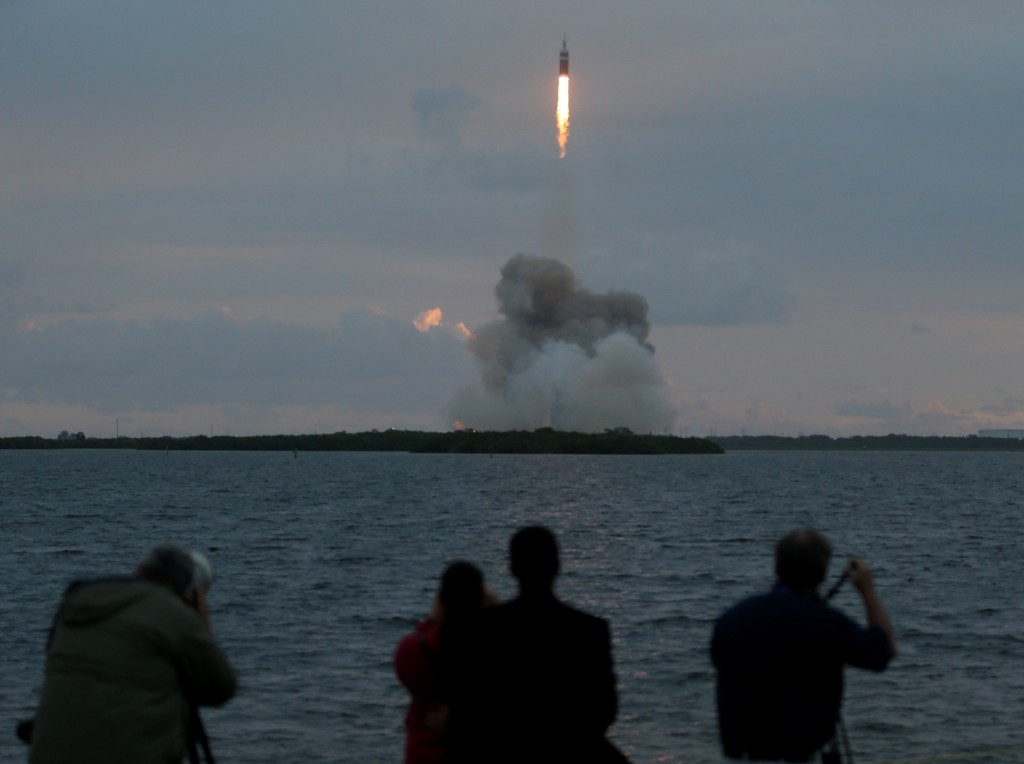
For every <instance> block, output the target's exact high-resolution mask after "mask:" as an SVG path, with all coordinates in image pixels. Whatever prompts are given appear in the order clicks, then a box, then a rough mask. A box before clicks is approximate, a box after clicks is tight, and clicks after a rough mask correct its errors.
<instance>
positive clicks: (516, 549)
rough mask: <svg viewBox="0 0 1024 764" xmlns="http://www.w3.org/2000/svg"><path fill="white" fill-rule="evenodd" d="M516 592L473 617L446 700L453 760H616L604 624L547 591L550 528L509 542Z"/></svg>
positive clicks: (553, 572) (555, 563)
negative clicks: (609, 735) (474, 625)
mask: <svg viewBox="0 0 1024 764" xmlns="http://www.w3.org/2000/svg"><path fill="white" fill-rule="evenodd" d="M509 562H510V568H511V572H512V575H513V576H514V577H515V578H516V580H517V581H518V583H519V596H518V597H517V598H516V599H514V600H512V601H511V602H507V603H505V604H503V605H499V606H497V607H495V608H490V609H487V610H484V611H482V612H481V614H480V619H479V629H478V631H477V633H476V634H475V635H472V636H471V637H469V638H468V639H467V644H465V645H463V646H460V647H459V652H460V653H461V655H462V656H463V658H464V660H460V661H458V662H457V663H456V664H455V666H454V667H455V668H456V670H455V671H454V672H453V685H452V696H451V727H450V732H451V750H452V757H451V760H453V761H459V762H467V763H468V762H474V763H475V764H480V762H489V763H492V762H493V763H494V764H501V763H503V762H517V763H518V762H530V763H531V764H544V763H545V762H552V763H554V762H559V763H560V764H561V763H563V762H573V761H580V762H583V761H585V762H595V763H596V762H602V761H623V760H624V759H622V758H621V754H618V752H617V751H616V750H615V748H614V747H613V746H612V745H611V744H610V743H609V742H608V741H607V740H606V739H605V737H604V735H605V732H606V731H607V729H608V728H609V727H610V726H611V724H612V722H613V721H614V720H615V714H616V711H617V697H616V690H615V674H614V671H613V664H612V653H611V637H610V633H609V628H608V623H607V622H606V621H604V620H603V619H601V618H597V617H595V616H592V615H588V614H587V613H584V612H582V611H580V610H577V609H575V608H572V607H569V606H568V605H566V604H564V603H562V602H560V601H559V600H558V599H557V598H556V597H555V594H554V581H555V577H556V576H557V574H558V572H559V567H560V564H559V559H558V546H557V543H556V541H555V537H554V535H553V534H552V533H551V531H549V530H548V529H547V528H543V527H541V526H533V527H528V528H523V529H522V530H520V531H518V532H517V533H516V534H515V535H514V536H513V537H512V540H511V542H510V544H509Z"/></svg>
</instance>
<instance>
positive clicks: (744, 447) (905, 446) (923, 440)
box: [709, 434, 1024, 451]
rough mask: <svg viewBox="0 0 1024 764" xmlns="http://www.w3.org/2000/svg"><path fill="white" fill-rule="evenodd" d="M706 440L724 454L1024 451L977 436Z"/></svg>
mask: <svg viewBox="0 0 1024 764" xmlns="http://www.w3.org/2000/svg"><path fill="white" fill-rule="evenodd" d="M709 440H711V441H712V442H714V443H717V444H718V445H720V446H721V447H722V448H724V449H725V450H726V451H1024V440H1020V439H1018V438H982V437H979V436H977V435H964V436H940V435H895V434H890V435H852V436H849V437H844V438H832V437H830V436H828V435H800V436H797V437H787V436H783V435H727V436H724V437H711V438H709Z"/></svg>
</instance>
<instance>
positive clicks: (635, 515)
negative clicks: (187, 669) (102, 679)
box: [0, 451, 1024, 764]
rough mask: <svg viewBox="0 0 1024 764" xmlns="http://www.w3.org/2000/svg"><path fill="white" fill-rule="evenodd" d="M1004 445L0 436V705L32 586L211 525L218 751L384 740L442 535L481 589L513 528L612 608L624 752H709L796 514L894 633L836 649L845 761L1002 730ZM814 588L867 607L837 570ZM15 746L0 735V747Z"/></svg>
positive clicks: (933, 748) (497, 569) (309, 750)
mask: <svg viewBox="0 0 1024 764" xmlns="http://www.w3.org/2000/svg"><path fill="white" fill-rule="evenodd" d="M1021 459H1022V457H1021V455H1020V454H1009V453H985V454H974V453H952V454H946V453H943V454H935V453H795V452H794V453H789V452H785V453H779V452H754V453H751V452H747V453H743V452H740V453H732V454H727V455H726V456H696V457H695V456H683V457H679V456H673V457H608V456H601V457H586V456H495V457H493V458H491V457H487V456H445V455H410V454H316V453H303V454H300V455H299V458H298V459H293V458H292V455H291V454H290V453H177V452H163V453H159V452H158V453H153V452H133V451H123V452H109V451H104V452H100V451H53V452H39V451H37V452H15V451H0V531H2V538H0V545H2V546H0V559H2V568H0V575H2V578H3V581H4V584H5V590H6V596H5V597H4V598H3V599H2V600H0V633H2V634H3V654H4V660H5V671H4V681H3V682H0V717H2V718H0V726H3V727H5V728H6V729H8V730H10V729H13V723H14V720H15V719H17V718H23V717H26V716H30V715H31V713H32V710H33V708H34V707H35V703H36V693H37V690H38V687H39V684H40V680H41V675H42V664H43V656H42V647H43V642H44V639H45V631H46V628H47V627H48V625H49V621H50V618H51V617H52V614H53V609H54V607H55V606H56V604H57V601H58V598H59V595H60V592H61V591H62V590H63V587H64V586H65V585H66V583H67V582H68V581H69V580H71V579H73V578H76V577H81V576H90V575H106V574H113V573H124V572H129V570H130V569H131V567H132V566H133V565H134V563H135V562H137V561H138V560H139V559H141V558H142V557H143V556H144V555H145V554H146V552H147V551H148V549H149V548H150V547H151V546H152V545H153V544H154V543H156V542H159V541H164V540H168V541H174V542H177V543H180V544H182V545H184V546H188V547H195V548H202V549H207V550H209V551H210V556H211V559H212V560H213V562H214V565H215V567H216V569H217V576H218V578H217V581H216V583H215V584H214V588H213V591H212V592H211V607H212V609H213V613H212V617H213V625H214V630H215V632H216V634H217V636H218V638H219V639H220V640H221V641H222V642H223V644H224V645H225V648H226V650H227V651H228V653H229V655H230V657H231V658H232V660H233V662H234V663H235V665H236V668H237V669H238V671H239V674H240V676H241V681H242V686H241V689H240V691H239V694H238V696H237V697H236V698H235V699H234V700H233V701H232V702H231V703H230V704H229V705H228V706H226V707H225V708H223V709H219V710H211V711H207V712H205V718H206V721H207V728H208V729H209V731H210V733H211V736H212V739H213V745H214V750H215V752H216V753H217V754H218V758H219V760H221V761H223V762H228V763H230V762H254V763H259V762H294V761H305V762H368V763H371V764H372V763H374V762H399V761H401V747H402V731H401V720H402V715H403V713H404V707H405V703H406V697H405V694H404V692H403V690H402V688H401V686H400V685H399V684H398V683H397V681H396V680H395V679H394V675H393V672H392V668H391V653H392V650H393V648H394V646H395V644H396V643H397V641H398V639H399V638H400V637H401V636H402V635H403V634H405V633H406V632H408V631H409V630H410V629H411V628H412V627H413V625H414V623H415V621H416V620H417V618H419V617H421V616H422V615H423V614H424V613H425V612H426V610H427V609H428V607H429V604H430V600H431V597H432V594H433V591H434V588H435V586H436V581H437V576H438V574H439V573H440V571H441V569H442V567H443V566H444V564H445V563H446V561H449V560H451V559H453V558H456V557H466V558H469V559H472V560H474V561H476V562H478V563H479V564H481V566H482V567H483V568H484V571H485V573H486V575H487V577H488V579H489V581H490V582H491V583H492V584H493V585H494V586H495V588H497V589H498V591H499V594H501V595H502V596H503V597H506V596H510V595H511V594H513V592H514V587H513V585H512V583H511V581H510V579H509V578H508V576H507V574H506V572H505V560H504V550H505V544H506V543H507V539H508V537H509V535H510V534H511V532H512V531H513V530H514V529H515V528H516V527H518V526H520V525H523V524H527V523H538V522H539V523H545V524H547V525H549V526H551V527H552V528H553V529H554V530H555V531H556V533H557V534H558V535H559V537H560V540H561V542H562V545H563V568H564V570H565V573H564V575H563V576H562V577H561V579H560V582H559V592H560V594H561V595H562V596H563V598H564V599H566V600H568V601H570V602H572V603H575V604H576V605H578V606H580V607H583V608H585V609H588V610H590V611H592V612H594V613H597V614H599V615H603V616H605V617H607V618H608V619H609V620H610V621H611V625H612V632H613V637H614V650H615V659H616V668H617V674H618V678H619V684H620V687H619V693H620V706H621V710H620V715H619V719H618V721H617V722H616V724H615V726H614V727H613V738H614V739H615V741H616V742H617V743H618V744H619V746H620V747H621V748H622V749H623V750H625V751H626V752H627V753H628V754H629V755H630V756H631V757H632V759H633V761H635V762H638V763H641V762H686V764H702V763H710V762H715V763H716V764H717V762H718V761H719V760H720V759H719V756H718V749H717V739H716V730H715V717H714V707H713V682H714V675H713V672H712V670H711V667H710V665H709V662H708V658H707V643H708V639H709V635H710V630H711V626H712V623H713V621H714V619H715V617H716V616H717V615H718V614H719V613H720V612H721V611H722V610H723V609H724V608H725V607H727V606H728V605H730V604H731V603H733V602H734V601H735V600H737V599H739V598H740V597H742V596H745V595H747V594H751V593H754V592H757V591H760V590H762V589H764V588H765V587H767V586H768V584H769V582H770V571H771V550H772V544H773V543H774V541H775V539H776V538H777V537H778V536H780V535H781V534H782V533H784V532H785V531H787V530H789V529H790V528H792V527H795V526H801V525H807V524H813V525H816V526H818V527H820V528H821V529H823V530H824V531H825V532H826V533H827V534H828V535H829V536H830V537H831V538H832V539H833V541H834V542H835V544H836V546H837V552H838V553H839V554H841V555H847V554H853V553H855V554H857V555H859V556H863V557H865V558H866V559H867V560H868V561H869V562H870V563H872V566H873V568H874V570H875V573H876V581H877V585H878V589H879V592H880V594H881V596H882V599H883V601H884V602H885V604H886V606H887V607H888V609H889V611H890V613H891V615H892V618H893V621H894V623H895V625H896V629H897V632H898V636H899V643H900V655H899V657H898V658H897V659H896V661H895V662H894V663H893V664H892V666H891V668H890V670H889V671H888V672H887V673H885V674H883V675H874V674H864V673H861V672H855V671H849V672H847V677H848V687H847V700H846V704H845V711H844V716H845V719H846V724H847V728H848V732H849V735H850V738H851V741H852V743H853V746H854V752H855V755H856V760H857V761H858V763H859V764H871V762H888V761H895V760H903V759H910V758H912V757H918V756H925V755H940V754H949V753H953V752H973V751H986V750H991V749H996V748H1010V747H1013V748H1016V749H1017V750H1014V751H1012V752H1009V753H1006V754H1004V755H1002V756H990V757H987V758H982V757H980V756H974V757H973V758H965V759H963V761H986V762H1006V763H1008V762H1011V761H1020V760H1022V759H1024V732H1022V730H1021V726H1020V715H1021V710H1022V700H1021V699H1022V698H1024V670H1022V666H1024V663H1022V658H1024V598H1022V596H1021V593H1022V590H1024V586H1022V584H1021V581H1022V580H1024V561H1022V556H1021V555H1020V553H1019V551H1018V544H1019V539H1020V538H1021V534H1022V531H1024V512H1022V502H1024V491H1022V488H1024V478H1022V475H1024V472H1022V470H1021V466H1022V464H1021ZM836 604H837V605H838V606H839V607H840V608H843V609H845V610H847V611H848V612H849V613H850V614H851V615H853V616H855V617H856V618H858V619H862V618H863V614H862V613H861V612H860V606H859V602H858V600H857V598H856V596H855V594H854V592H853V591H852V590H851V589H846V590H844V591H843V592H841V593H840V595H839V596H838V597H837V599H836ZM23 756H24V751H23V750H22V748H21V746H20V744H18V743H17V741H16V740H14V737H13V735H12V734H7V733H4V734H2V735H0V761H17V760H21V758H22V757H23Z"/></svg>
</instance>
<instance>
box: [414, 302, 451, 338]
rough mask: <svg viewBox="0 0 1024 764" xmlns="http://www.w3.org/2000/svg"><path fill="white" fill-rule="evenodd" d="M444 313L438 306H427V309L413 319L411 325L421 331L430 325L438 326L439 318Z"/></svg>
mask: <svg viewBox="0 0 1024 764" xmlns="http://www.w3.org/2000/svg"><path fill="white" fill-rule="evenodd" d="M443 318H444V315H443V314H442V313H441V309H440V308H428V309H427V310H425V311H423V312H422V313H420V314H419V315H418V316H416V318H415V320H413V322H412V325H413V326H415V327H416V328H417V329H419V330H420V331H421V332H425V331H427V330H428V329H430V328H431V327H432V326H440V325H441V320H442V319H443Z"/></svg>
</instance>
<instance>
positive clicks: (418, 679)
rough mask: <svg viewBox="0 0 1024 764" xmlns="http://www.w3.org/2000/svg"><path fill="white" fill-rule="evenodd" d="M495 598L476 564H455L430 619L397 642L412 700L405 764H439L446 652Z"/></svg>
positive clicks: (399, 666)
mask: <svg viewBox="0 0 1024 764" xmlns="http://www.w3.org/2000/svg"><path fill="white" fill-rule="evenodd" d="M495 600H496V598H495V597H494V594H493V592H490V591H489V590H487V589H486V588H485V587H484V577H483V573H481V572H480V569H479V568H478V567H477V566H476V565H474V564H473V563H471V562H466V561H464V560H459V561H456V562H453V563H451V564H450V565H449V566H448V567H447V568H445V571H444V574H443V575H442V576H441V587H440V590H439V591H438V594H437V597H436V598H435V600H434V606H433V609H432V610H431V614H430V616H429V617H428V618H427V619H426V620H424V621H421V622H420V623H419V624H417V625H416V630H415V631H414V632H413V633H412V634H408V635H406V636H405V637H403V638H402V640H401V641H400V642H399V643H398V648H397V649H396V650H395V673H396V674H397V675H398V679H399V681H401V682H402V684H403V685H405V688H406V689H407V690H408V691H409V695H410V696H411V701H410V703H409V710H408V712H407V713H406V715H405V731H406V737H405V764H440V762H441V760H442V758H443V756H444V752H445V740H444V738H445V729H446V726H447V722H448V705H447V698H446V693H445V691H446V687H445V664H446V660H445V652H446V651H450V650H453V649H458V648H457V647H456V646H457V644H458V642H459V636H460V633H461V632H463V631H464V629H465V627H466V626H467V624H468V623H469V622H470V621H471V620H472V618H473V617H474V616H475V615H476V613H477V612H479V610H480V608H481V607H483V606H484V605H486V604H493V603H494V601H495Z"/></svg>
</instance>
